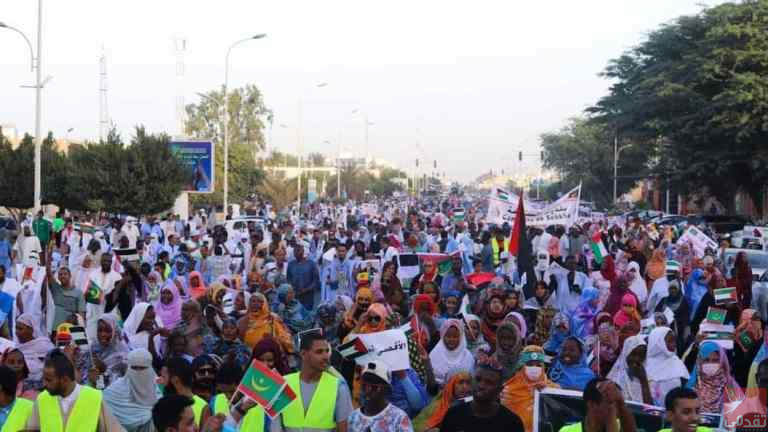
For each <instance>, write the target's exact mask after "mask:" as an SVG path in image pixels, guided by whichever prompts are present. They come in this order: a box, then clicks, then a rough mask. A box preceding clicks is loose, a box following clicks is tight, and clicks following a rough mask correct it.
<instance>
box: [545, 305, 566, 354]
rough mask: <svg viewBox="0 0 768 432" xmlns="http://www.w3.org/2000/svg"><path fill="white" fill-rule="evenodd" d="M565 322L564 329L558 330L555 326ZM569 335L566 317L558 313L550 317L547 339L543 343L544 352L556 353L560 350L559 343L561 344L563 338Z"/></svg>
mask: <svg viewBox="0 0 768 432" xmlns="http://www.w3.org/2000/svg"><path fill="white" fill-rule="evenodd" d="M561 324H565V326H566V329H565V330H564V331H563V330H560V329H558V328H557V326H559V325H561ZM570 335H571V331H570V324H569V322H568V318H567V317H566V316H565V315H564V314H562V313H558V314H557V315H555V317H554V318H552V325H551V326H550V329H549V339H547V341H546V342H545V343H544V346H543V347H542V348H544V352H546V353H557V352H558V351H560V345H562V344H563V342H564V341H565V339H566V338H567V337H568V336H570Z"/></svg>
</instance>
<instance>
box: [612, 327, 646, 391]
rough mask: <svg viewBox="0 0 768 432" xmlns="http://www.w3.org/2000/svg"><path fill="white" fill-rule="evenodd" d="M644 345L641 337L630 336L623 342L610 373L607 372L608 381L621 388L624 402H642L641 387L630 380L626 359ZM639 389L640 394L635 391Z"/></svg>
mask: <svg viewBox="0 0 768 432" xmlns="http://www.w3.org/2000/svg"><path fill="white" fill-rule="evenodd" d="M643 345H645V337H644V336H642V335H636V336H630V337H628V338H627V339H626V340H625V341H624V347H623V348H622V350H621V354H620V355H619V358H618V359H617V360H616V362H615V363H614V364H613V367H612V368H611V371H610V372H608V379H609V380H611V381H613V382H615V383H616V384H618V385H619V387H620V388H621V392H622V394H623V395H624V398H625V399H626V400H631V401H634V402H643V391H642V387H639V385H638V384H640V381H639V380H637V379H632V378H630V376H629V373H627V371H628V370H629V368H628V366H627V357H629V355H630V354H632V351H634V350H635V348H637V347H639V346H643ZM638 388H639V390H640V392H639V393H638V392H637V391H636V390H637V389H638Z"/></svg>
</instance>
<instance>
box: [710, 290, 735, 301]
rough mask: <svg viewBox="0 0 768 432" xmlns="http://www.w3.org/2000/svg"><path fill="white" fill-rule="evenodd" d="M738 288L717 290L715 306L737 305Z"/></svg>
mask: <svg viewBox="0 0 768 432" xmlns="http://www.w3.org/2000/svg"><path fill="white" fill-rule="evenodd" d="M736 301H737V298H736V288H720V289H716V290H715V304H719V305H720V304H729V303H736Z"/></svg>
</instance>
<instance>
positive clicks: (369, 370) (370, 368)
mask: <svg viewBox="0 0 768 432" xmlns="http://www.w3.org/2000/svg"><path fill="white" fill-rule="evenodd" d="M365 374H371V375H373V376H375V377H377V378H379V379H380V380H382V381H384V382H385V383H387V384H389V385H392V374H391V373H390V371H389V366H387V365H386V364H385V363H382V362H380V361H371V362H368V364H367V365H366V366H365V369H363V374H362V375H361V377H362V376H365Z"/></svg>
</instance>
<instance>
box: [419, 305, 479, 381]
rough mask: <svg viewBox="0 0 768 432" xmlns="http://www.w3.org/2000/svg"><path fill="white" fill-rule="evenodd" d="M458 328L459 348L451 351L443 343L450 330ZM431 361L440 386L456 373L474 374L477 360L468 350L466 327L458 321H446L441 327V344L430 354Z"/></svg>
mask: <svg viewBox="0 0 768 432" xmlns="http://www.w3.org/2000/svg"><path fill="white" fill-rule="evenodd" d="M450 328H456V329H457V330H458V331H459V346H458V347H456V349H454V350H449V349H448V347H446V346H445V343H444V342H443V338H444V337H445V334H446V333H447V332H448V329H450ZM429 360H430V362H431V363H432V369H433V370H434V372H435V380H436V381H437V382H438V384H445V383H446V382H448V380H449V379H450V378H451V376H452V375H453V374H455V373H456V372H461V371H465V372H470V373H471V372H472V370H473V369H474V366H475V358H474V357H472V353H470V352H469V350H468V349H467V338H466V337H465V336H464V325H463V324H462V323H461V321H459V320H456V319H449V320H445V322H444V323H443V325H442V326H441V327H440V342H438V343H437V345H435V347H434V348H433V349H432V352H431V353H429Z"/></svg>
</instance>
